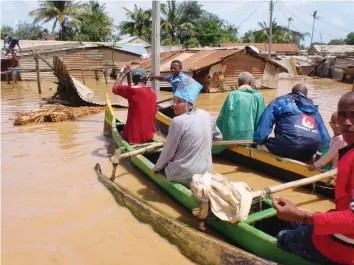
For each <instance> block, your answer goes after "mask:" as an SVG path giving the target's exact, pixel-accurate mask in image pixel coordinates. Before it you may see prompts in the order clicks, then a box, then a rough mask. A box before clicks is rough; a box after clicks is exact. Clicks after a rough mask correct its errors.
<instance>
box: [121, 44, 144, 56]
mask: <svg viewBox="0 0 354 265" xmlns="http://www.w3.org/2000/svg"><path fill="white" fill-rule="evenodd" d="M117 48H118V49H120V50H123V51H126V52H131V53H135V54H139V55H142V54H147V53H148V52H147V50H146V49H145V47H144V45H142V44H122V45H119V46H118V47H117Z"/></svg>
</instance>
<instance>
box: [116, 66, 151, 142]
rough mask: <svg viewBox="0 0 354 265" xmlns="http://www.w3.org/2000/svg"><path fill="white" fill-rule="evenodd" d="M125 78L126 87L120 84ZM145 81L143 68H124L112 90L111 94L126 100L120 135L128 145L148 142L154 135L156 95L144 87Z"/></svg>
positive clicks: (145, 76)
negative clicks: (126, 113)
mask: <svg viewBox="0 0 354 265" xmlns="http://www.w3.org/2000/svg"><path fill="white" fill-rule="evenodd" d="M130 73H131V74H130ZM125 76H127V80H128V85H123V84H122V81H123V78H124V77H125ZM146 80H147V73H146V70H145V69H144V68H135V69H134V70H133V71H131V70H130V67H129V66H126V67H125V68H124V72H123V75H122V76H121V77H120V78H119V79H118V80H117V82H116V84H115V85H114V86H113V88H112V93H113V94H116V95H119V96H121V97H123V98H125V99H127V100H128V104H129V106H128V118H127V122H126V124H125V126H124V129H123V133H122V135H123V137H124V139H125V140H126V141H128V142H129V143H130V144H140V143H146V142H150V141H151V140H152V138H153V136H154V133H155V114H156V112H157V105H156V94H155V92H154V90H152V89H151V87H148V86H146ZM131 81H133V85H131Z"/></svg>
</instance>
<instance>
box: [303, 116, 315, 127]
mask: <svg viewBox="0 0 354 265" xmlns="http://www.w3.org/2000/svg"><path fill="white" fill-rule="evenodd" d="M301 124H302V126H304V127H306V128H309V129H313V128H315V119H314V118H313V117H311V116H308V115H306V114H302V115H301Z"/></svg>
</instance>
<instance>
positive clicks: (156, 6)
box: [151, 1, 160, 101]
mask: <svg viewBox="0 0 354 265" xmlns="http://www.w3.org/2000/svg"><path fill="white" fill-rule="evenodd" d="M151 52H152V69H151V70H152V74H153V75H160V1H152V51H151ZM152 88H153V89H154V90H155V93H156V98H157V101H159V97H160V83H159V82H158V81H157V80H154V81H152Z"/></svg>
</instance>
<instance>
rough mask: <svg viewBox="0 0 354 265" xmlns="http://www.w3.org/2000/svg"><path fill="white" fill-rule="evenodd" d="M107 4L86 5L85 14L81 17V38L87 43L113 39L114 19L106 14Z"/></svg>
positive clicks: (94, 2)
mask: <svg viewBox="0 0 354 265" xmlns="http://www.w3.org/2000/svg"><path fill="white" fill-rule="evenodd" d="M105 10H106V7H105V4H102V5H101V4H100V3H99V2H98V1H90V2H89V3H88V4H85V13H84V14H82V15H81V16H80V17H79V20H80V21H82V22H81V24H80V37H81V38H83V39H82V40H87V41H107V40H108V39H109V38H111V35H112V30H113V25H112V22H113V21H112V18H110V17H109V16H108V15H107V13H106V12H105Z"/></svg>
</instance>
